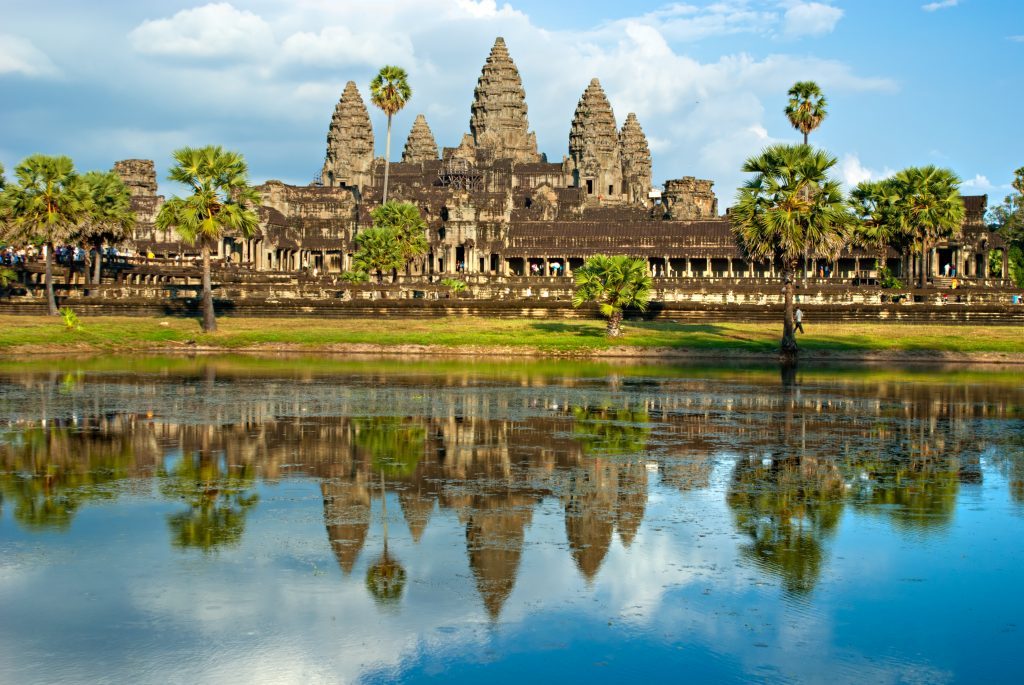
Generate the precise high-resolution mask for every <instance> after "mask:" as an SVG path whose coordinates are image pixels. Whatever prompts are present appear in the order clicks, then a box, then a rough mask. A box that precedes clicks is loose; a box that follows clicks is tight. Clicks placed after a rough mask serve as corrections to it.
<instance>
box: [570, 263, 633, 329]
mask: <svg viewBox="0 0 1024 685" xmlns="http://www.w3.org/2000/svg"><path fill="white" fill-rule="evenodd" d="M575 280H576V283H575V285H576V287H575V290H574V291H573V294H572V306H573V307H579V306H580V305H582V304H583V303H584V302H596V303H597V304H598V306H599V307H600V309H601V314H602V315H603V316H605V317H607V318H608V337H610V338H617V337H618V336H620V335H622V314H623V311H624V310H625V309H627V308H629V307H635V308H637V309H639V310H640V311H644V310H645V309H647V303H648V302H650V300H651V275H650V273H648V271H647V262H646V260H643V259H638V258H634V257H627V256H625V255H614V256H611V257H609V256H606V255H595V256H593V257H591V258H589V259H588V260H587V261H586V262H585V263H584V264H583V266H582V267H581V268H579V269H577V270H576V273H575Z"/></svg>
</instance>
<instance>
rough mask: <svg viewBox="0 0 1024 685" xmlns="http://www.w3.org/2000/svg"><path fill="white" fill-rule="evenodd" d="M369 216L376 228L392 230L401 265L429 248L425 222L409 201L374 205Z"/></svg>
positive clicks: (419, 255) (424, 252) (423, 253)
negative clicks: (396, 242) (400, 256)
mask: <svg viewBox="0 0 1024 685" xmlns="http://www.w3.org/2000/svg"><path fill="white" fill-rule="evenodd" d="M370 216H371V217H372V219H373V225H374V226H375V227H377V228H387V229H389V230H391V231H393V233H394V235H395V238H396V239H397V240H398V245H399V249H400V251H401V253H402V260H403V263H404V264H403V265H404V266H408V263H409V261H410V260H412V259H416V258H417V257H421V256H423V255H425V254H426V253H427V250H428V249H430V245H429V244H428V243H427V235H426V232H427V222H426V221H424V220H423V217H422V216H420V210H419V209H418V208H417V207H416V205H414V204H412V203H410V202H395V201H393V200H392V201H389V202H385V203H384V204H382V205H380V206H379V207H376V208H375V209H374V210H373V211H372V212H370Z"/></svg>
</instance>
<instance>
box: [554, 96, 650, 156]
mask: <svg viewBox="0 0 1024 685" xmlns="http://www.w3.org/2000/svg"><path fill="white" fill-rule="evenodd" d="M638 126H639V125H638ZM641 134H642V132H641ZM618 153H619V132H618V127H617V126H616V125H615V114H614V113H613V112H612V106H611V104H610V103H609V102H608V97H607V96H606V95H605V94H604V89H603V88H601V82H600V81H598V80H597V79H596V78H595V79H591V81H590V85H588V86H587V89H586V90H585V91H583V96H582V97H581V98H580V101H579V104H577V105H576V113H575V114H574V115H573V118H572V129H571V130H570V132H569V156H570V157H571V158H572V159H573V160H575V161H576V163H577V167H579V168H582V169H586V165H587V164H588V163H589V162H591V161H592V160H593V161H596V158H598V157H604V158H608V157H618Z"/></svg>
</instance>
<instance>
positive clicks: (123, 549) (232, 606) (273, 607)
mask: <svg viewBox="0 0 1024 685" xmlns="http://www.w3.org/2000/svg"><path fill="white" fill-rule="evenodd" d="M1022 375H1024V374H1022V372H1021V370H1020V369H1011V370H1010V371H1001V372H992V371H984V370H982V371H977V370H971V369H953V370H946V369H919V370H901V371H897V370H892V369H882V368H866V367H861V368H832V369H830V368H815V367H808V368H802V369H801V370H800V371H799V372H798V373H796V374H795V375H788V374H787V375H782V374H780V372H779V371H778V370H777V369H775V370H772V369H763V368H756V367H754V368H739V367H733V368H728V369H722V368H711V367H703V368H701V367H696V368H683V367H678V366H667V365H666V366H644V367H631V366H606V365H599V364H576V363H568V362H566V363H558V362H545V363H526V362H523V363H505V364H473V363H470V362H467V361H446V362H434V363H424V362H384V361H374V360H364V361H347V360H340V359H337V358H335V359H323V358H319V359H311V358H266V359H263V358H242V357H210V358H193V359H189V358H123V359H116V358H115V359H106V360H83V361H55V360H47V361H41V362H36V363H23V364H12V363H0V607H2V609H0V682H3V683H26V684H34V683H55V682H60V683H107V682H109V683H168V682H175V683H179V682H180V683H222V682H239V683H256V682H273V683H316V682H326V683H333V682H367V683H376V682H392V681H401V682H423V681H425V682H444V683H452V682H455V683H460V682H467V683H469V682H473V683H477V682H480V681H481V680H484V681H485V682H488V683H500V682H524V681H525V682H531V681H533V682H551V681H554V680H556V679H565V680H569V679H582V680H583V681H584V682H588V683H591V682H623V681H625V680H634V679H642V678H644V677H648V676H650V677H662V678H665V677H668V678H670V679H672V680H673V681H676V680H680V679H684V678H685V679H686V680H687V681H690V682H703V681H715V682H750V681H756V682H780V683H781V682H786V683H789V682H822V681H828V682H830V683H845V682H851V683H854V682H856V683H860V682H882V683H903V682H913V683H942V682H1019V678H1020V675H1019V667H1018V665H1017V663H1016V659H1017V656H1018V652H1019V648H1020V645H1021V644H1022V643H1024V633H1022V622H1024V592H1022V591H1021V589H1020V588H1021V586H1022V584H1024V583H1022V581H1024V388H1022V384H1021V377H1022Z"/></svg>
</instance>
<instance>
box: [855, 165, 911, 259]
mask: <svg viewBox="0 0 1024 685" xmlns="http://www.w3.org/2000/svg"><path fill="white" fill-rule="evenodd" d="M898 197H899V196H898V194H897V191H896V186H895V184H894V183H893V182H892V181H891V180H889V179H887V180H883V181H861V182H860V183H858V184H857V186H856V187H855V188H854V189H853V190H852V191H850V206H851V207H852V208H853V213H854V214H855V215H856V217H857V223H856V224H855V225H854V233H853V238H854V240H855V241H856V242H857V243H859V244H860V245H862V246H863V247H865V248H867V249H872V250H875V252H876V255H877V256H876V257H875V260H876V269H877V270H878V272H879V274H880V275H881V273H882V270H883V269H884V268H885V259H886V256H887V255H888V254H889V248H891V247H896V246H899V245H900V244H901V243H902V242H903V240H904V238H905V236H906V233H905V232H904V230H903V226H901V225H900V222H899V218H898V217H897V216H896V210H895V205H896V200H897V198H898Z"/></svg>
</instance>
